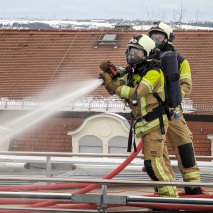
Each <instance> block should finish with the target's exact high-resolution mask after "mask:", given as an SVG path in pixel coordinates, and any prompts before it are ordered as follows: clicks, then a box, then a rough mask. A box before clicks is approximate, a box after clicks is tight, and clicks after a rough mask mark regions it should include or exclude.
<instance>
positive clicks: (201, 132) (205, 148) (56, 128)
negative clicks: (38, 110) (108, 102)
mask: <svg viewBox="0 0 213 213" xmlns="http://www.w3.org/2000/svg"><path fill="white" fill-rule="evenodd" d="M84 117H87V115H84V114H81V116H80V117H78V118H74V116H72V117H70V118H66V117H62V118H57V117H53V118H49V119H46V120H45V122H43V123H42V124H39V125H35V126H32V127H31V128H30V129H28V130H27V131H26V132H25V133H23V134H21V135H16V136H15V137H14V138H13V139H12V140H11V146H10V150H13V151H47V152H71V151H72V150H71V137H70V136H68V135H67V132H68V131H71V130H75V129H76V128H78V127H79V126H80V125H81V124H82V123H83V121H84ZM187 123H188V126H189V128H190V129H191V131H192V133H193V137H194V140H193V142H194V147H195V153H196V155H204V156H209V155H211V142H210V140H209V139H207V135H208V134H213V125H212V123H211V122H198V121H187ZM167 145H168V150H169V153H170V154H174V152H173V150H172V148H171V146H170V145H169V142H168V141H167Z"/></svg>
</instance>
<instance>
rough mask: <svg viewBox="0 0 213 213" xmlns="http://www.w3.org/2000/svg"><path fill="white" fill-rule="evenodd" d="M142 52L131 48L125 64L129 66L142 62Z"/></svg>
mask: <svg viewBox="0 0 213 213" xmlns="http://www.w3.org/2000/svg"><path fill="white" fill-rule="evenodd" d="M143 58H144V52H143V50H139V49H136V48H131V49H130V51H129V54H128V55H127V63H128V64H130V65H136V64H139V63H141V62H142V61H143Z"/></svg>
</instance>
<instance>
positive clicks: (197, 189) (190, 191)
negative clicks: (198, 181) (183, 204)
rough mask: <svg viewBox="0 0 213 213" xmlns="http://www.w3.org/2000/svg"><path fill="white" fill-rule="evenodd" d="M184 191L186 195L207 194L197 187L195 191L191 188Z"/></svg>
mask: <svg viewBox="0 0 213 213" xmlns="http://www.w3.org/2000/svg"><path fill="white" fill-rule="evenodd" d="M184 190H185V194H186V195H201V194H205V193H204V192H203V190H202V188H201V187H196V188H194V189H191V188H190V187H185V188H184Z"/></svg>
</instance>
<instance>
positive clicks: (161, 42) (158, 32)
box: [148, 22, 203, 195]
mask: <svg viewBox="0 0 213 213" xmlns="http://www.w3.org/2000/svg"><path fill="white" fill-rule="evenodd" d="M148 35H149V37H150V38H152V39H153V41H154V42H155V43H156V46H157V48H159V49H160V51H161V52H166V51H176V50H175V49H174V47H173V45H172V41H173V39H174V38H175V36H174V34H173V30H172V28H171V27H170V26H168V25H167V24H165V23H163V22H154V23H153V26H152V27H151V28H150V29H149V31H148ZM177 60H178V68H179V73H180V84H181V93H182V97H183V98H185V97H187V96H188V95H189V93H190V91H191V89H192V80H191V71H190V65H189V62H188V61H187V60H186V59H185V58H184V57H182V56H181V55H180V54H178V59H177ZM173 110H174V115H173V116H172V117H171V120H170V121H169V127H168V131H167V137H168V139H169V142H170V144H171V146H172V148H173V149H174V152H175V155H176V157H177V160H178V167H179V170H180V172H181V174H182V177H183V180H184V181H185V182H200V170H199V168H198V165H197V162H196V159H195V152H194V147H193V142H192V139H193V136H192V132H191V131H190V129H189V128H188V126H187V123H186V121H185V119H184V117H183V113H182V108H181V105H180V106H178V107H177V108H175V109H173ZM164 149H165V150H164V153H166V152H167V147H166V146H165V147H164ZM167 156H168V155H167V154H165V155H164V160H165V162H166V164H167V167H168V168H169V169H170V171H171V173H173V177H174V172H172V166H171V163H170V160H169V158H168V157H167ZM185 193H186V194H187V195H192V194H203V191H202V189H201V188H200V187H185Z"/></svg>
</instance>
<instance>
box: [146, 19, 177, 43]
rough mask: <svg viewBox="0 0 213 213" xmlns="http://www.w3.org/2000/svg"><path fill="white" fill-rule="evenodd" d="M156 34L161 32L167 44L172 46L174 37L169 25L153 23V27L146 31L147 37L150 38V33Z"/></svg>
mask: <svg viewBox="0 0 213 213" xmlns="http://www.w3.org/2000/svg"><path fill="white" fill-rule="evenodd" d="M156 32H162V33H163V34H165V36H166V38H167V39H168V43H169V44H172V41H173V40H174V38H175V36H174V34H173V30H172V28H171V27H170V26H169V25H167V24H165V23H163V22H154V23H153V26H152V27H151V28H150V29H149V31H148V35H149V37H151V35H152V33H156Z"/></svg>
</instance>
